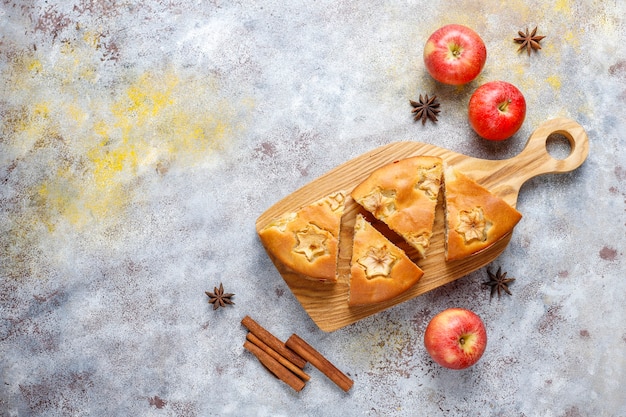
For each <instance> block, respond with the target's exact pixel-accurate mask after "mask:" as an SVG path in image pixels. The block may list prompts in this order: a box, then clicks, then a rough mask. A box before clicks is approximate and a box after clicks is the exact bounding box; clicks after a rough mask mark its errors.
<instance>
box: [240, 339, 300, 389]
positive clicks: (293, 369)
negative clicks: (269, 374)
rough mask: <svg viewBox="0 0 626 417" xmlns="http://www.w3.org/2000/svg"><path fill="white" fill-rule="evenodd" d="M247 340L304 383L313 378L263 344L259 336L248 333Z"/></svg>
mask: <svg viewBox="0 0 626 417" xmlns="http://www.w3.org/2000/svg"><path fill="white" fill-rule="evenodd" d="M246 339H248V340H249V341H250V342H252V343H254V344H255V345H257V346H258V347H259V348H261V350H262V351H263V352H265V353H267V354H268V355H270V356H271V357H272V358H274V359H276V360H277V361H278V362H279V363H280V364H281V365H283V366H284V367H285V368H287V369H289V370H290V371H291V372H293V373H294V374H296V376H298V377H300V379H302V380H304V381H308V380H310V379H311V377H310V376H309V375H307V374H306V373H305V372H304V371H303V370H302V369H300V368H298V367H297V366H296V365H294V364H293V363H291V362H289V360H287V359H286V358H284V357H282V356H281V355H280V353H278V352H276V351H275V350H274V349H272V348H271V347H269V346H268V345H266V344H265V343H263V341H262V340H261V339H259V338H258V337H257V336H255V335H254V334H252V333H248V334H247V335H246Z"/></svg>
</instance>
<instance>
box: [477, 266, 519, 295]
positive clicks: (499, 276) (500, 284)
mask: <svg viewBox="0 0 626 417" xmlns="http://www.w3.org/2000/svg"><path fill="white" fill-rule="evenodd" d="M487 274H489V281H486V282H483V285H485V286H490V287H491V295H490V296H489V298H493V296H494V295H495V294H496V292H497V293H498V298H500V295H501V293H502V292H505V293H507V294H508V295H512V294H511V291H510V290H509V284H511V283H512V282H513V281H515V278H507V277H506V272H505V273H502V268H501V267H498V271H497V272H496V273H495V275H494V274H493V273H491V271H490V270H489V269H487Z"/></svg>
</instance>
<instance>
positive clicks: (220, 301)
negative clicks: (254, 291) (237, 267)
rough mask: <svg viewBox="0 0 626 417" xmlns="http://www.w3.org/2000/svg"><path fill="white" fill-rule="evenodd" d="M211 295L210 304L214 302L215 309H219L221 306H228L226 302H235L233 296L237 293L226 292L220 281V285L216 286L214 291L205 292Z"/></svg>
mask: <svg viewBox="0 0 626 417" xmlns="http://www.w3.org/2000/svg"><path fill="white" fill-rule="evenodd" d="M204 293H205V294H206V295H207V296H208V297H209V304H213V310H217V309H218V308H220V307H226V304H235V303H234V302H233V301H232V300H231V298H232V297H233V296H234V295H235V294H232V293H229V292H227V293H225V292H224V286H223V285H222V283H221V282H220V287H219V288H217V287H214V288H213V292H208V291H205V292H204Z"/></svg>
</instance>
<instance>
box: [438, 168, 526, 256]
mask: <svg viewBox="0 0 626 417" xmlns="http://www.w3.org/2000/svg"><path fill="white" fill-rule="evenodd" d="M444 182H445V184H444V195H445V198H444V201H445V205H446V210H445V213H446V229H445V233H446V248H445V253H446V260H448V261H452V260H457V259H464V258H466V257H468V256H471V255H474V254H476V253H477V252H480V251H482V250H484V249H486V248H488V247H490V246H491V245H493V244H494V243H496V242H497V241H499V240H500V239H502V238H503V237H504V236H506V235H507V234H508V233H509V232H510V231H512V230H513V228H514V227H515V225H516V224H517V223H518V222H519V221H520V219H521V218H522V215H521V214H520V213H519V212H518V211H517V210H515V209H514V208H513V207H511V206H510V205H509V204H508V203H507V202H506V201H504V200H502V199H501V198H499V197H496V196H495V195H493V194H492V193H491V192H490V191H489V190H487V189H486V188H484V187H482V186H480V185H479V184H477V183H476V182H475V181H474V180H472V179H471V178H469V177H467V176H465V175H463V174H461V173H460V172H458V171H456V170H454V169H453V168H447V169H446V171H445V174H444Z"/></svg>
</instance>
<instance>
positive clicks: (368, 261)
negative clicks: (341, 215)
mask: <svg viewBox="0 0 626 417" xmlns="http://www.w3.org/2000/svg"><path fill="white" fill-rule="evenodd" d="M422 275H424V272H423V271H422V270H421V269H420V268H419V267H418V266H417V265H415V264H414V263H413V262H411V260H410V259H409V258H408V257H407V256H406V254H405V253H404V251H403V250H402V249H400V248H398V247H397V246H395V245H394V244H393V243H391V241H389V240H388V239H387V238H386V237H385V236H384V235H383V234H382V233H380V232H379V231H378V230H376V229H375V228H374V227H373V226H372V225H371V224H370V223H369V222H368V221H367V220H365V218H364V217H363V215H361V214H357V216H356V223H355V224H354V243H353V247H352V261H351V264H350V296H349V299H348V305H350V306H357V305H364V304H373V303H380V302H382V301H386V300H390V299H392V298H394V297H396V296H398V295H400V294H402V293H403V292H405V291H406V290H408V289H409V288H411V287H412V286H413V285H415V283H416V282H417V281H419V279H420V278H421V277H422Z"/></svg>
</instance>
